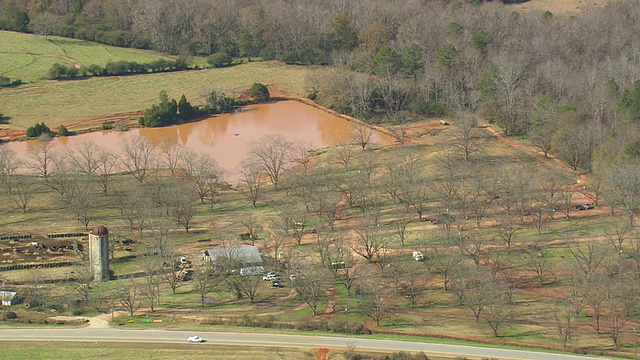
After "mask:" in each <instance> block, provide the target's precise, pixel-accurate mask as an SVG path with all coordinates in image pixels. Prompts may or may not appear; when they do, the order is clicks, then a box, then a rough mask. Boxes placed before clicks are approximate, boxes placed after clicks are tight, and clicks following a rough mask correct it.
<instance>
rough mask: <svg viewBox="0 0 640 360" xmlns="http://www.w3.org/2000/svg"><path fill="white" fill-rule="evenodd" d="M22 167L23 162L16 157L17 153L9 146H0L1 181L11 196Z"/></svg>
mask: <svg viewBox="0 0 640 360" xmlns="http://www.w3.org/2000/svg"><path fill="white" fill-rule="evenodd" d="M21 167H22V162H21V161H20V160H19V159H18V158H17V157H16V153H15V151H13V150H11V148H9V147H7V146H0V181H2V185H3V186H4V188H5V189H6V190H7V193H8V194H9V195H11V193H12V190H13V186H14V184H15V183H16V174H17V172H18V170H19V169H20V168H21Z"/></svg>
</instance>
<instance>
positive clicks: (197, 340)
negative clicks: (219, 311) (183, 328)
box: [187, 336, 205, 343]
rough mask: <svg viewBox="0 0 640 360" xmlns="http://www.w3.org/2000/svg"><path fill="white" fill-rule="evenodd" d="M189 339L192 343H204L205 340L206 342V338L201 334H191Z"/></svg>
mask: <svg viewBox="0 0 640 360" xmlns="http://www.w3.org/2000/svg"><path fill="white" fill-rule="evenodd" d="M187 341H188V342H191V343H203V342H205V340H204V339H203V338H201V337H200V336H189V338H188V339H187Z"/></svg>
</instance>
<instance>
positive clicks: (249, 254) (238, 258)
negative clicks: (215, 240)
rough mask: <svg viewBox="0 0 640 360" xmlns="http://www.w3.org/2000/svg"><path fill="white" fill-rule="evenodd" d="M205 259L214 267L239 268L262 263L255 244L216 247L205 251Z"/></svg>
mask: <svg viewBox="0 0 640 360" xmlns="http://www.w3.org/2000/svg"><path fill="white" fill-rule="evenodd" d="M204 259H205V261H210V262H211V266H212V267H214V268H220V269H227V270H237V269H240V268H244V267H249V266H259V265H262V257H261V256H260V252H258V248H257V247H255V246H239V247H232V248H226V247H215V248H211V249H208V250H205V252H204Z"/></svg>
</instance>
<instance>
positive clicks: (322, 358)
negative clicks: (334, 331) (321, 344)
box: [316, 348, 329, 360]
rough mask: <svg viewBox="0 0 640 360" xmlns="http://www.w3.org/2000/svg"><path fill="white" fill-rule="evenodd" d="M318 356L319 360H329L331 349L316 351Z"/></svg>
mask: <svg viewBox="0 0 640 360" xmlns="http://www.w3.org/2000/svg"><path fill="white" fill-rule="evenodd" d="M316 354H318V360H328V359H329V349H327V348H320V349H317V350H316Z"/></svg>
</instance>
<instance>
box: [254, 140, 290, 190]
mask: <svg viewBox="0 0 640 360" xmlns="http://www.w3.org/2000/svg"><path fill="white" fill-rule="evenodd" d="M292 146H293V145H292V143H291V142H290V141H289V140H287V139H286V138H285V137H284V135H282V134H270V135H265V136H263V137H261V138H260V139H258V140H257V141H256V142H255V143H254V144H253V145H252V147H251V149H250V150H249V154H250V156H251V158H252V160H253V161H254V162H255V163H256V164H257V165H258V167H259V168H260V169H261V170H262V172H263V173H265V174H267V176H268V177H269V180H271V184H273V187H274V188H275V189H278V185H279V183H280V179H281V178H282V174H283V173H284V171H285V170H286V166H287V162H288V161H289V160H290V155H291V149H292Z"/></svg>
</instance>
